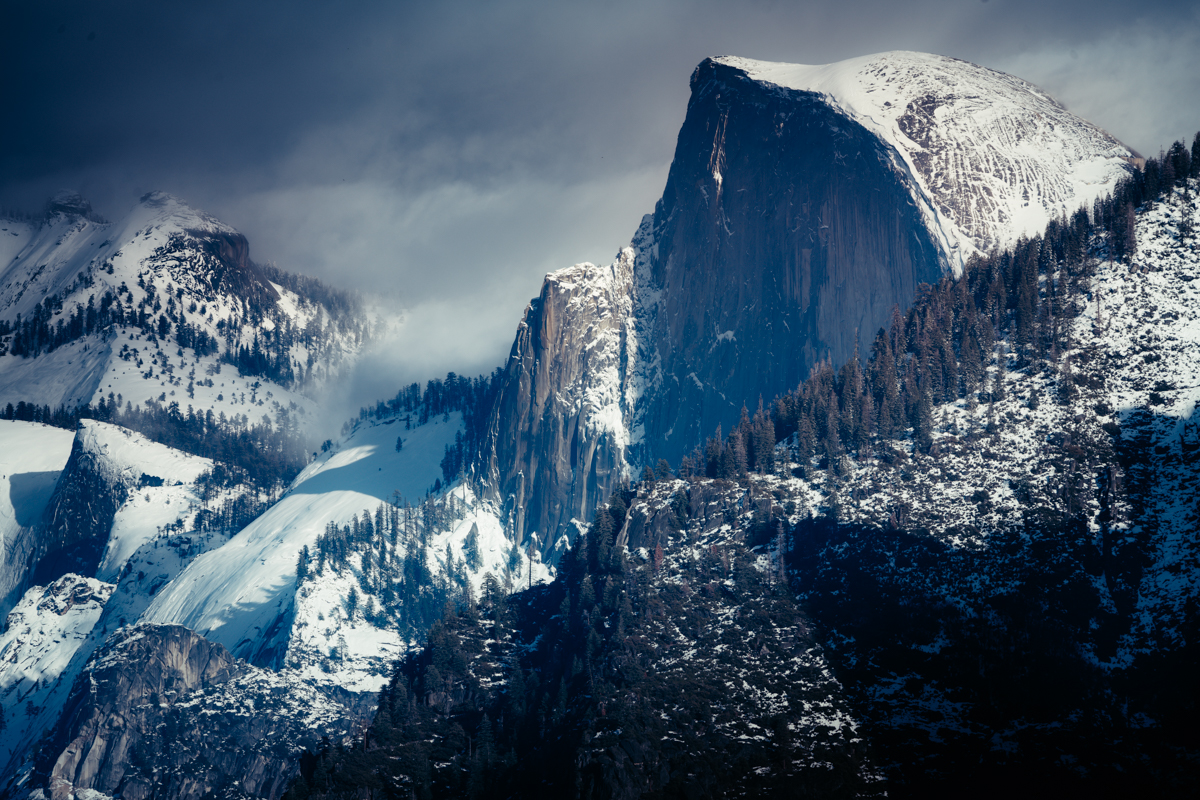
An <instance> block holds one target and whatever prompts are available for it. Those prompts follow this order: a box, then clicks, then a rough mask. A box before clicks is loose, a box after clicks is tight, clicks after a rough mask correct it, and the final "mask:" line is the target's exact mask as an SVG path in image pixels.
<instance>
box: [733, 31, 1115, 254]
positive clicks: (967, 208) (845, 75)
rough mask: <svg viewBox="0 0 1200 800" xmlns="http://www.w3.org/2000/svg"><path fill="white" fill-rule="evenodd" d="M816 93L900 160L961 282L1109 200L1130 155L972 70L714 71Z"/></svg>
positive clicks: (1017, 83) (887, 64) (1031, 90)
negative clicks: (1060, 220) (1002, 252)
mask: <svg viewBox="0 0 1200 800" xmlns="http://www.w3.org/2000/svg"><path fill="white" fill-rule="evenodd" d="M716 61H717V62H718V63H721V64H725V65H728V66H731V67H735V68H737V69H740V70H742V71H744V72H745V73H746V75H747V76H748V77H749V78H751V79H752V80H755V81H760V82H763V83H770V84H774V85H777V86H780V87H783V88H785V89H791V90H798V91H802V92H815V93H817V94H819V95H820V96H821V97H822V99H823V100H824V101H825V102H826V103H828V104H829V105H830V106H831V107H833V108H835V109H837V110H838V111H840V112H841V113H843V114H844V115H845V116H847V117H848V118H850V119H851V120H853V121H855V122H857V123H859V124H861V125H863V126H864V127H866V128H867V129H868V130H870V131H871V132H873V133H875V134H876V135H877V136H879V137H880V139H882V140H883V141H884V142H886V143H887V144H888V145H889V146H890V147H891V148H893V149H894V151H895V154H896V155H897V156H898V157H899V158H900V159H901V160H902V162H903V165H904V167H905V168H906V170H907V171H908V173H909V174H910V175H911V176H912V179H913V183H914V185H913V187H912V191H913V194H914V196H915V199H916V200H917V201H918V202H919V203H921V205H922V206H923V211H924V212H925V215H926V220H927V223H928V224H929V227H930V229H931V231H932V232H933V233H934V234H935V236H936V238H937V240H938V241H939V243H940V244H941V246H942V247H943V249H944V250H945V254H946V256H947V257H948V261H949V263H950V265H951V266H952V267H953V268H954V269H955V270H956V271H957V270H960V269H961V267H962V265H963V264H964V263H965V262H966V259H967V258H968V257H970V255H971V254H972V253H974V252H976V251H982V252H990V251H991V250H993V249H995V248H1005V247H1008V246H1011V245H1012V244H1013V243H1015V241H1016V240H1017V238H1019V237H1020V236H1033V235H1036V234H1038V233H1040V232H1041V231H1042V230H1044V229H1045V227H1046V224H1047V223H1048V222H1049V221H1050V220H1051V219H1054V218H1057V217H1059V216H1062V215H1064V214H1070V213H1072V212H1073V211H1075V210H1076V209H1077V208H1079V207H1080V206H1082V205H1084V204H1087V203H1090V202H1091V201H1093V200H1095V199H1097V198H1100V197H1103V196H1105V195H1106V194H1108V193H1109V192H1111V191H1112V189H1113V187H1114V186H1115V184H1116V182H1117V181H1118V180H1119V179H1120V178H1121V177H1123V176H1124V175H1126V174H1128V172H1129V170H1130V169H1131V167H1130V164H1129V159H1131V157H1132V156H1133V153H1132V152H1131V151H1130V150H1129V148H1127V147H1125V146H1124V145H1122V144H1121V143H1120V142H1119V141H1117V140H1116V139H1114V138H1113V137H1112V136H1111V135H1110V134H1108V133H1106V132H1105V131H1103V130H1101V129H1100V128H1098V127H1096V126H1095V125H1092V124H1091V123H1089V122H1087V121H1086V120H1083V119H1081V118H1079V117H1077V116H1075V115H1074V114H1072V113H1071V112H1069V111H1067V109H1066V108H1064V107H1063V106H1062V105H1061V104H1060V103H1059V102H1058V101H1056V100H1055V99H1054V98H1052V97H1050V96H1049V95H1048V94H1046V93H1045V92H1044V91H1042V90H1041V89H1039V88H1037V87H1036V86H1034V85H1033V84H1030V83H1028V82H1026V81H1023V80H1021V79H1020V78H1016V77H1014V76H1012V75H1006V74H1004V73H1002V72H997V71H995V70H991V69H986V68H984V67H980V66H977V65H975V64H972V63H970V62H967V61H961V60H959V59H954V58H947V57H945V56H937V55H930V54H927V53H913V52H906V51H893V52H887V53H879V54H876V55H870V56H862V57H859V58H852V59H847V60H846V61H839V62H837V63H834V64H825V65H821V66H808V65H803V64H782V63H775V62H769V61H754V60H751V59H746V58H738V57H735V56H725V57H722V58H718V59H716Z"/></svg>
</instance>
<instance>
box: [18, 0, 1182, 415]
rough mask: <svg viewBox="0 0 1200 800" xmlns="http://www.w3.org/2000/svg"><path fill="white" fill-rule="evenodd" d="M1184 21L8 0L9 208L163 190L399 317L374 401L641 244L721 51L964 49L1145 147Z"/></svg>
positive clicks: (1149, 5) (1069, 12)
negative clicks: (708, 65)
mask: <svg viewBox="0 0 1200 800" xmlns="http://www.w3.org/2000/svg"><path fill="white" fill-rule="evenodd" d="M1186 5H1187V4H1181V3H1178V2H1160V1H1158V0H1149V1H1148V2H1140V3H1137V4H1128V3H1113V2H1109V3H1104V2H1101V3H1096V2H1060V3H1044V2H1025V1H1021V2H1015V1H1013V0H991V1H990V2H980V1H979V0H958V1H957V2H931V1H927V2H919V1H918V2H911V3H894V2H882V0H876V1H875V2H850V1H843V2H828V3H821V4H812V3H800V2H758V3H746V2H740V3H736V4H734V3H715V2H713V3H703V2H700V3H696V2H692V3H685V2H661V3H648V2H640V3H620V2H608V3H605V2H591V3H562V2H560V3H549V2H541V3H528V2H527V3H521V2H511V3H485V2H474V3H463V2H458V3H456V2H441V3H361V2H359V3H356V2H343V3H339V4H326V3H279V4H270V5H267V4H255V3H212V2H206V3H200V2H188V3H172V4H164V3H160V2H156V3H95V2H88V3H71V2H63V3H31V4H23V5H16V4H13V3H9V4H6V5H5V6H4V9H3V12H2V14H3V17H2V18H0V37H2V40H0V86H2V87H3V89H2V91H3V96H2V97H0V100H2V103H3V106H2V107H3V108H4V114H5V116H4V122H5V124H4V125H3V126H0V205H8V206H16V207H19V208H27V209H32V208H36V207H38V206H40V204H41V203H42V202H43V201H44V198H45V197H46V196H47V195H48V194H50V193H51V192H53V191H54V190H56V189H58V188H60V187H63V186H70V187H75V188H79V189H80V190H81V191H82V192H83V193H84V194H85V195H87V196H89V197H90V199H91V200H92V202H93V204H94V205H95V206H96V208H97V209H98V210H99V211H100V212H101V213H104V214H107V215H109V216H119V215H120V214H123V213H124V212H125V210H126V209H127V208H128V207H129V206H130V205H131V204H132V203H133V202H134V200H135V199H136V197H137V196H138V195H139V194H141V193H142V192H144V191H147V190H150V189H164V190H167V191H170V192H173V193H175V194H177V195H180V196H181V197H183V198H184V199H186V200H188V201H189V202H191V203H192V204H193V205H196V206H198V207H201V208H204V209H206V210H208V211H211V212H212V213H215V214H216V215H218V216H220V217H221V218H222V219H224V220H225V221H227V222H229V223H231V224H233V225H235V226H237V227H239V228H240V229H241V230H243V231H244V232H245V233H246V234H247V235H248V236H249V238H250V240H251V243H252V247H253V253H254V255H255V257H256V258H258V259H261V260H273V261H276V262H277V263H279V265H280V266H282V267H284V268H286V269H291V270H294V271H300V272H305V273H309V274H313V275H317V276H319V277H322V278H324V279H326V280H329V281H331V282H333V283H336V284H339V285H344V286H350V287H353V288H358V289H363V290H366V291H369V292H371V293H372V294H377V295H378V294H381V293H382V294H388V295H390V296H391V297H392V298H393V299H391V300H390V301H389V304H390V306H392V307H394V308H397V309H399V308H401V307H403V308H404V309H405V310H406V312H407V315H406V318H407V320H408V324H407V325H406V326H405V327H404V328H402V332H401V333H400V334H399V335H398V336H397V339H396V341H395V347H394V348H393V357H392V363H389V364H381V365H380V367H381V368H380V369H378V370H375V373H376V374H378V375H383V376H384V378H383V383H381V385H380V386H379V387H374V386H371V387H360V390H361V391H362V392H364V393H366V394H368V395H369V394H370V393H372V392H378V393H384V392H386V391H389V390H390V389H389V388H388V387H390V386H393V385H394V384H395V383H396V382H397V381H398V380H400V379H407V378H412V377H422V376H427V375H429V374H431V373H432V372H437V371H444V370H445V369H448V368H450V369H456V370H460V371H468V370H477V369H485V368H487V367H488V366H490V365H493V364H496V363H498V362H499V361H500V360H501V359H502V358H503V355H504V353H505V351H506V349H507V347H508V345H509V343H510V341H511V334H512V331H513V329H514V327H515V325H516V322H517V319H518V317H519V314H520V312H521V308H522V307H523V305H524V302H525V300H526V299H528V298H529V297H530V296H532V295H533V294H535V293H536V292H537V290H538V288H539V283H540V278H541V275H542V274H543V273H544V272H546V271H548V270H550V269H555V268H558V267H562V266H566V265H569V264H571V263H574V262H576V261H581V260H593V261H599V260H605V259H609V258H611V257H612V256H613V254H614V253H615V251H616V250H617V248H618V247H619V246H620V245H621V244H623V243H625V242H627V241H628V239H629V236H630V235H631V234H632V232H633V230H634V229H635V227H636V225H637V221H638V219H639V218H640V216H641V214H642V213H645V212H647V211H650V210H652V208H653V204H654V200H655V199H656V198H657V196H658V193H659V192H660V191H661V188H662V185H663V182H664V179H665V176H666V169H667V166H668V164H669V161H670V158H671V155H672V151H673V147H674V135H675V132H676V130H677V128H678V126H679V124H680V122H681V121H682V119H683V114H684V110H685V107H686V102H687V95H688V76H689V74H690V73H691V70H692V69H693V67H694V66H695V65H696V64H697V63H698V62H699V61H700V60H702V59H703V58H704V57H706V56H709V55H719V54H726V53H733V54H740V55H745V56H749V57H753V58H762V59H770V60H780V61H794V62H801V63H826V62H829V61H836V60H840V59H843V58H848V57H851V56H856V55H863V54H866V53H872V52H879V51H882V50H892V49H910V50H923V51H929V52H937V53H942V54H945V55H950V56H956V57H959V58H964V59H967V60H970V61H974V62H976V63H980V64H984V65H986V66H990V67H994V68H997V69H1002V70H1005V71H1009V72H1013V73H1015V74H1017V75H1020V76H1021V77H1024V78H1026V79H1028V80H1031V81H1033V82H1034V83H1038V84H1040V85H1042V86H1044V87H1045V88H1046V89H1048V90H1049V91H1051V92H1052V93H1053V94H1055V95H1056V96H1057V97H1058V98H1059V99H1060V100H1062V101H1063V102H1064V103H1065V104H1066V105H1067V106H1068V107H1069V108H1071V109H1072V110H1074V111H1076V112H1077V113H1080V114H1081V115H1083V116H1085V117H1087V118H1089V119H1091V120H1092V121H1094V122H1096V123H1098V124H1100V125H1101V126H1103V127H1106V128H1108V129H1109V130H1110V131H1111V132H1112V133H1114V134H1115V135H1117V136H1118V137H1119V138H1121V139H1122V140H1124V141H1126V142H1127V143H1128V144H1130V145H1131V146H1133V147H1135V148H1137V149H1139V150H1141V151H1143V152H1152V153H1153V152H1157V150H1158V148H1159V147H1160V146H1162V145H1166V144H1169V143H1170V142H1171V141H1172V140H1173V139H1175V138H1178V137H1181V136H1185V135H1188V136H1190V134H1191V132H1193V131H1194V130H1195V129H1196V128H1197V127H1200V119H1197V116H1198V115H1200V111H1198V109H1200V57H1198V56H1197V53H1200V40H1198V31H1200V15H1198V12H1197V11H1196V10H1195V9H1194V8H1187V7H1186Z"/></svg>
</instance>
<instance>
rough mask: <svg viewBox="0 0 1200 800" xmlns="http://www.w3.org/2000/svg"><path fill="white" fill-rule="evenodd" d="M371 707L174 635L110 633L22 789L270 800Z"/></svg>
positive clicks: (167, 631) (52, 793)
mask: <svg viewBox="0 0 1200 800" xmlns="http://www.w3.org/2000/svg"><path fill="white" fill-rule="evenodd" d="M369 711H370V709H369V700H368V699H367V698H365V697H359V696H356V695H352V694H350V693H348V692H345V691H342V690H339V689H323V690H318V689H315V688H313V687H311V686H307V685H302V684H300V683H299V682H298V681H297V682H293V683H289V682H288V680H287V679H286V678H285V677H282V676H279V675H278V674H276V673H269V672H265V671H263V670H257V669H255V668H253V667H250V666H249V665H247V664H246V663H245V662H243V661H240V660H238V659H235V658H234V657H233V655H232V654H230V653H229V651H228V650H226V649H225V648H224V647H222V646H221V645H218V644H213V643H211V642H208V641H207V640H205V639H204V638H202V637H201V636H199V635H198V634H195V633H193V632H192V631H189V630H188V629H186V628H183V627H180V626H175V625H162V626H159V625H143V626H138V627H135V628H129V629H125V630H124V631H122V632H121V633H118V634H117V635H115V636H114V637H113V638H112V639H110V640H109V642H108V643H107V644H106V645H105V647H104V649H103V650H101V651H100V652H99V653H97V655H96V657H95V658H94V659H93V661H92V663H91V664H90V665H89V668H88V670H87V671H85V672H84V673H83V675H81V676H80V678H79V680H77V681H76V683H75V686H74V688H73V690H72V693H71V699H70V700H69V701H68V703H67V706H66V708H65V709H64V711H63V715H62V718H61V720H60V722H59V724H58V726H57V728H56V729H55V730H54V731H53V732H52V734H51V735H50V737H49V738H48V739H47V740H46V741H45V742H44V743H43V745H42V747H41V748H40V754H39V757H38V762H37V764H36V766H35V770H34V774H33V775H32V776H31V781H30V783H29V788H37V787H38V786H44V787H45V789H46V790H48V791H47V794H48V796H49V797H50V798H53V799H54V800H65V798H69V797H70V796H72V793H78V792H79V791H80V790H84V789H94V790H97V791H100V792H103V793H104V794H107V795H110V796H119V797H124V798H137V799H138V800H142V799H143V798H159V797H171V798H200V797H204V796H210V795H211V794H213V793H219V792H225V793H230V792H231V793H232V794H233V795H242V796H256V797H270V798H275V797H279V796H280V795H281V794H282V793H283V791H284V790H285V789H286V788H287V783H288V781H289V780H290V779H291V777H292V776H293V775H294V774H295V773H296V771H297V769H298V761H297V757H298V754H299V753H300V752H301V751H302V750H303V749H304V748H305V747H311V748H314V749H315V748H316V747H317V746H318V745H319V743H320V741H321V737H322V736H323V735H327V736H333V737H338V738H340V737H342V736H345V735H347V734H348V733H349V732H350V730H351V728H352V725H353V720H355V719H357V718H358V717H360V716H365V715H366V714H368V713H369Z"/></svg>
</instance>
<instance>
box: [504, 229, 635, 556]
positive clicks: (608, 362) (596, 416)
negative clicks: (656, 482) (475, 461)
mask: <svg viewBox="0 0 1200 800" xmlns="http://www.w3.org/2000/svg"><path fill="white" fill-rule="evenodd" d="M633 277H634V251H633V250H632V249H631V248H625V249H624V250H622V251H621V253H620V255H619V256H618V258H617V261H616V262H615V263H613V264H611V265H609V266H604V267H597V266H595V265H592V264H580V265H577V266H575V267H572V268H570V269H565V270H560V271H559V272H555V273H553V274H551V275H548V276H546V282H545V284H544V285H543V287H542V293H541V295H539V296H538V297H537V298H536V299H534V300H533V301H531V302H530V304H529V307H528V308H527V309H526V310H525V317H524V319H523V320H522V321H521V324H520V326H519V327H518V328H517V338H516V341H515V342H514V343H513V347H512V352H511V354H510V356H509V360H508V363H507V365H506V366H505V368H504V381H503V384H502V388H501V391H500V394H499V396H498V398H497V400H496V405H495V407H494V408H493V411H492V416H491V424H490V428H489V438H490V441H489V448H488V452H489V453H490V461H489V463H488V464H487V469H488V474H489V476H490V483H491V485H492V487H493V491H497V490H498V495H499V498H498V499H500V500H501V502H502V503H503V507H504V510H505V512H506V513H507V514H508V518H509V524H510V526H511V527H512V530H513V532H514V533H515V534H516V536H517V540H518V541H521V542H525V541H526V539H527V538H528V537H529V536H536V537H537V545H536V546H538V547H539V548H541V550H542V552H544V553H549V552H551V548H553V547H554V546H555V544H556V540H557V539H559V538H560V536H561V535H562V534H563V533H568V535H569V531H568V530H567V526H568V525H569V524H570V521H571V520H572V519H573V518H575V519H579V520H584V521H586V520H587V519H588V518H590V516H591V514H592V512H593V511H594V510H595V508H596V507H597V505H598V504H599V503H601V502H603V500H604V499H605V498H606V497H607V496H608V494H609V493H610V491H611V490H612V487H613V485H614V484H615V482H616V481H617V480H619V479H621V477H622V476H623V474H624V470H625V458H626V455H625V453H626V450H627V447H628V440H629V435H628V433H627V430H626V427H625V417H626V415H625V412H624V409H625V405H626V401H625V396H624V395H625V390H626V388H627V387H626V383H627V380H628V372H629V370H628V361H629V359H628V348H629V346H630V334H631V331H630V324H631V318H632V308H633Z"/></svg>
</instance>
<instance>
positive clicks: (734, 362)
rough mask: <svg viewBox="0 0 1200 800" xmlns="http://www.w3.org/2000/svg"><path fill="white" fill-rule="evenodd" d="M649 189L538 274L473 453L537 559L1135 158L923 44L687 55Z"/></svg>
mask: <svg viewBox="0 0 1200 800" xmlns="http://www.w3.org/2000/svg"><path fill="white" fill-rule="evenodd" d="M691 88H692V94H691V99H690V100H689V102H688V109H687V116H686V119H685V120H684V123H683V127H682V128H681V130H680V132H679V139H678V143H677V146H676V150H675V156H674V160H673V162H672V164H671V169H670V172H669V175H668V178H667V185H666V188H665V190H664V191H663V196H662V199H661V200H660V201H659V202H658V204H657V205H656V207H655V211H654V214H653V215H649V216H647V217H646V218H645V219H644V220H643V222H642V225H641V227H640V228H639V230H638V233H637V235H636V236H635V238H634V240H633V243H632V247H631V248H628V249H626V250H623V251H622V252H621V254H620V256H619V257H618V260H617V262H616V263H614V264H613V265H611V266H608V267H596V266H594V265H591V264H582V265H577V266H575V267H572V268H570V269H567V270H563V271H561V272H556V273H553V274H551V275H549V276H547V278H546V282H545V285H544V287H543V290H542V294H541V295H540V296H539V297H538V298H537V299H536V300H535V301H533V302H532V303H531V304H530V306H529V308H528V309H527V311H526V314H525V318H524V320H523V321H522V323H521V326H520V328H519V329H518V333H517V339H516V341H515V342H514V344H513V349H512V355H511V357H510V359H509V362H508V365H507V367H506V370H505V375H504V384H503V387H502V389H501V392H500V399H499V402H498V403H497V405H496V406H495V408H494V410H493V418H492V429H491V433H492V441H491V447H490V449H487V450H485V454H484V459H485V461H486V463H485V464H484V466H485V467H486V477H487V480H488V482H489V490H490V491H491V492H492V494H493V499H496V500H500V501H502V502H503V503H504V504H505V507H506V508H507V510H508V512H509V522H510V524H511V526H512V529H513V530H512V532H513V534H514V535H515V536H516V537H517V538H518V539H519V540H521V541H525V540H527V538H528V537H529V536H531V535H533V534H536V535H537V539H538V542H539V546H540V547H541V548H542V550H543V552H544V553H546V554H547V555H549V554H551V551H552V550H553V548H554V547H555V546H556V545H557V544H559V543H561V542H562V540H563V535H564V534H568V536H569V534H570V530H571V525H570V523H571V521H572V520H583V521H586V520H587V519H589V518H590V516H591V513H592V511H593V510H594V509H595V507H596V505H597V503H598V502H600V501H601V500H602V499H603V498H604V497H605V496H606V495H607V493H608V492H609V490H610V489H611V487H612V486H613V485H614V484H615V483H616V482H617V481H619V480H621V479H623V478H625V477H629V476H631V475H632V474H633V473H634V472H635V471H636V470H638V469H640V468H641V466H642V465H647V464H654V463H656V462H657V460H658V459H660V458H666V459H667V460H669V461H670V462H671V463H673V464H677V463H678V462H679V459H680V458H681V457H682V456H683V455H684V454H686V453H687V452H689V451H690V450H691V449H692V448H693V447H695V446H696V445H697V444H699V443H700V442H701V440H702V439H703V438H704V437H705V436H708V435H711V433H712V432H713V431H714V430H715V429H716V427H717V425H718V424H721V425H724V426H726V428H728V426H730V425H732V424H733V423H735V422H736V420H737V418H738V416H739V414H740V410H741V408H742V406H743V405H745V406H748V407H749V408H751V409H753V408H754V407H755V406H756V405H757V403H758V401H759V399H760V398H761V399H762V400H763V401H764V402H765V403H768V404H769V403H770V402H771V400H772V399H773V398H774V397H775V396H776V395H777V394H780V393H781V392H784V391H786V390H788V389H791V388H793V387H795V386H796V385H797V384H798V383H799V382H800V381H801V380H802V379H804V378H805V377H807V375H808V373H809V371H810V370H811V369H812V368H813V366H815V365H816V364H817V363H818V362H820V361H821V360H824V359H831V360H832V361H833V362H835V363H839V362H844V361H845V360H847V359H848V358H850V357H851V355H852V354H853V352H854V348H855V345H856V342H857V341H861V342H863V343H864V344H869V343H870V341H871V340H872V338H873V337H874V334H875V331H876V330H877V329H878V328H879V327H881V326H882V325H884V324H886V322H887V320H888V318H889V317H890V314H891V310H892V308H893V307H894V306H897V305H899V306H901V307H906V306H907V305H908V304H909V303H910V302H911V301H912V299H913V298H914V296H915V294H916V290H917V287H918V285H919V284H921V283H922V282H930V283H932V282H934V281H936V280H938V279H939V278H940V277H941V276H942V275H943V274H946V273H948V272H951V271H958V270H959V269H961V267H962V265H963V264H964V262H965V260H966V258H967V257H968V256H969V255H970V254H971V253H976V252H980V251H986V250H989V249H991V248H994V247H996V246H998V245H1006V244H1010V243H1011V242H1013V241H1015V239H1016V238H1017V237H1019V236H1021V235H1036V234H1037V233H1038V232H1039V231H1041V230H1042V228H1043V227H1044V226H1045V224H1046V222H1047V221H1048V220H1050V219H1052V218H1055V217H1057V216H1059V215H1061V214H1064V213H1069V212H1070V211H1073V210H1074V209H1075V208H1077V207H1078V206H1079V205H1080V204H1082V203H1085V202H1088V201H1090V200H1091V199H1093V198H1095V197H1098V196H1101V195H1103V194H1104V193H1105V192H1106V191H1109V190H1111V188H1112V187H1113V186H1114V185H1115V182H1116V181H1117V180H1118V179H1119V178H1120V177H1122V176H1123V175H1125V174H1127V172H1128V170H1129V169H1130V167H1129V164H1128V163H1127V162H1128V160H1129V158H1130V156H1131V151H1129V150H1128V148H1125V147H1124V146H1123V145H1121V144H1120V142H1118V141H1116V140H1115V139H1113V138H1112V137H1111V136H1110V135H1108V134H1107V133H1105V132H1104V131H1101V130H1100V129H1098V128H1096V127H1095V126H1094V125H1091V124H1090V123H1087V122H1086V121H1084V120H1081V119H1079V118H1078V117H1075V116H1073V115H1071V114H1070V113H1069V112H1068V111H1066V109H1064V108H1063V107H1062V106H1061V105H1059V104H1058V103H1056V102H1055V101H1054V100H1053V99H1052V98H1049V97H1048V96H1047V95H1046V94H1045V93H1043V92H1041V91H1040V90H1038V89H1037V88H1036V87H1033V86H1031V85H1030V84H1028V83H1026V82H1024V81H1021V80H1020V79H1017V78H1014V77H1012V76H1009V75H1004V74H1003V73H998V72H995V71H992V70H987V69H984V68H982V67H978V66H976V65H974V64H969V63H967V62H964V61H958V60H955V59H948V58H943V57H941V56H931V55H926V54H921V53H902V52H897V53H884V54H880V55H877V56H866V57H863V58H859V59H851V60H849V61H845V62H840V63H838V64H831V65H827V66H821V67H809V66H802V65H789V64H772V63H768V62H756V61H748V60H745V59H739V58H732V57H723V58H718V59H707V60H705V61H704V62H703V63H701V64H700V66H699V67H697V68H696V70H695V72H694V73H693V75H692V81H691Z"/></svg>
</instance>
